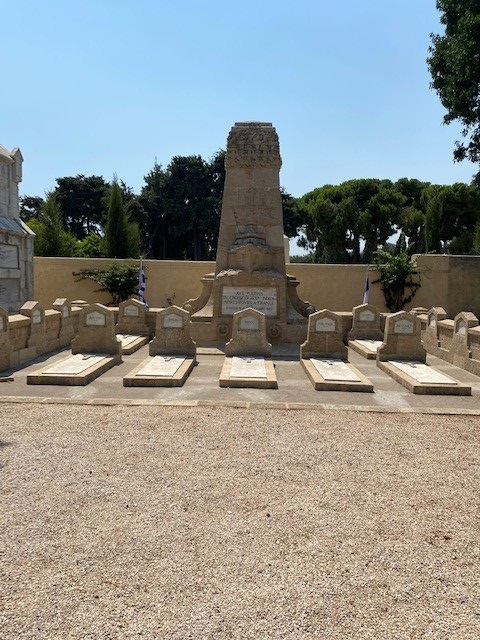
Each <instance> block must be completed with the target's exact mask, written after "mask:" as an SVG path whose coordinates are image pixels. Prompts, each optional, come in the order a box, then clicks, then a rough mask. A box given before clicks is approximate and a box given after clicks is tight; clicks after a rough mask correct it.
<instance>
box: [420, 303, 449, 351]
mask: <svg viewBox="0 0 480 640" xmlns="http://www.w3.org/2000/svg"><path fill="white" fill-rule="evenodd" d="M446 317H447V313H446V311H445V309H444V308H443V307H432V308H431V309H430V310H429V311H428V312H427V326H426V327H425V331H424V333H423V346H424V347H425V349H426V351H427V352H428V353H431V354H432V355H434V356H437V357H440V358H441V357H443V354H442V353H441V352H440V339H439V336H438V323H439V322H440V320H445V319H446Z"/></svg>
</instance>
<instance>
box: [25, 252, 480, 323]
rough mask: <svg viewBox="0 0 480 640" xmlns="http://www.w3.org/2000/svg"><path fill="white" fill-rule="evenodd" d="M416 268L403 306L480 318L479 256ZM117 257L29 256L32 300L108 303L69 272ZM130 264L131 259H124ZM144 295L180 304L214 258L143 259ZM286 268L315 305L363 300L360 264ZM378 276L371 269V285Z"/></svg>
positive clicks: (157, 302)
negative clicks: (414, 288)
mask: <svg viewBox="0 0 480 640" xmlns="http://www.w3.org/2000/svg"><path fill="white" fill-rule="evenodd" d="M415 259H416V260H417V264H418V266H419V268H420V271H421V285H422V286H421V288H420V289H419V290H418V293H417V295H416V296H415V298H414V299H413V300H412V302H411V303H410V304H409V305H407V307H406V308H407V309H410V308H412V307H426V308H427V309H430V308H431V307H433V306H440V307H444V309H445V310H446V312H447V314H448V316H449V317H450V318H453V317H454V316H455V315H456V314H457V313H459V312H460V311H472V312H473V313H475V315H477V316H478V317H480V256H450V255H421V256H415ZM113 262H118V263H122V262H125V261H122V260H112V259H103V258H102V259H84V258H39V257H36V258H35V259H34V279H35V300H38V301H39V302H40V303H41V304H42V305H43V306H44V307H45V308H50V307H51V305H52V303H53V301H54V300H55V299H56V298H59V297H61V298H68V299H69V300H86V301H87V302H102V303H103V304H109V303H110V302H111V300H110V297H109V295H108V294H106V293H99V292H97V291H96V290H97V289H98V285H97V284H96V283H95V282H92V281H89V280H81V281H79V282H77V277H76V276H74V275H73V274H74V273H75V272H78V271H80V270H82V269H95V268H105V267H108V266H109V265H110V264H112V263H113ZM128 262H130V263H131V262H132V261H128ZM144 266H145V274H146V278H147V290H146V294H145V295H146V299H147V302H148V303H149V305H150V306H151V307H165V306H168V305H169V304H170V303H172V302H173V304H176V305H178V306H182V304H183V303H184V302H186V301H187V300H188V299H190V298H195V297H197V296H198V295H199V294H200V292H201V291H202V284H201V278H202V276H203V275H205V274H206V273H212V272H213V271H214V270H215V263H214V262H186V261H174V260H145V261H144ZM287 272H288V273H289V274H291V275H293V276H295V277H296V278H297V279H298V280H299V282H300V285H299V287H298V293H299V296H300V298H302V299H303V300H308V301H310V302H311V303H312V304H314V305H315V307H316V308H317V309H324V308H326V309H331V310H332V311H351V310H352V308H353V307H354V306H356V305H358V304H361V303H362V299H363V289H364V283H365V274H366V268H365V266H364V265H338V264H334V265H330V264H289V265H287ZM376 277H377V274H376V273H375V272H374V271H373V270H372V271H370V283H371V282H372V281H373V280H375V279H376ZM370 303H371V304H373V305H375V306H377V307H379V308H380V310H381V311H387V309H386V307H385V303H384V299H383V294H382V292H381V290H380V285H379V284H375V285H372V284H371V285H370Z"/></svg>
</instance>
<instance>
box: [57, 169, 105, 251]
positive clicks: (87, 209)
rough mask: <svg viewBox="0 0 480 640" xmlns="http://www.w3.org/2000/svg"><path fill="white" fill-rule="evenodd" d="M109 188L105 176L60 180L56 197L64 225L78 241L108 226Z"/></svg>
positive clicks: (58, 179)
mask: <svg viewBox="0 0 480 640" xmlns="http://www.w3.org/2000/svg"><path fill="white" fill-rule="evenodd" d="M108 193H109V185H108V183H107V182H105V180H104V179H103V178H102V177H101V176H84V175H78V176H76V177H65V178H57V187H56V189H55V194H56V196H57V201H58V205H59V207H60V212H61V214H62V219H63V224H64V226H65V228H66V229H68V230H69V231H70V232H71V233H73V235H74V236H75V237H76V238H78V240H83V238H84V237H85V236H86V235H88V234H89V233H98V232H99V231H100V229H101V227H102V226H103V225H104V224H105V220H106V211H107V206H108Z"/></svg>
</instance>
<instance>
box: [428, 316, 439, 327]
mask: <svg viewBox="0 0 480 640" xmlns="http://www.w3.org/2000/svg"><path fill="white" fill-rule="evenodd" d="M428 326H429V327H436V326H437V319H436V317H435V316H433V315H432V316H430V320H429V321H428Z"/></svg>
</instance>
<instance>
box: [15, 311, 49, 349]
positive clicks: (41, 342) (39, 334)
mask: <svg viewBox="0 0 480 640" xmlns="http://www.w3.org/2000/svg"><path fill="white" fill-rule="evenodd" d="M19 313H20V314H21V315H23V316H27V317H28V318H30V327H29V336H28V342H27V348H28V349H35V350H36V355H37V356H40V355H42V354H44V353H47V351H48V342H47V332H46V327H45V311H44V309H43V307H42V305H41V304H40V303H39V302H37V301H35V300H28V301H27V302H25V304H24V305H22V307H20V311H19Z"/></svg>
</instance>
